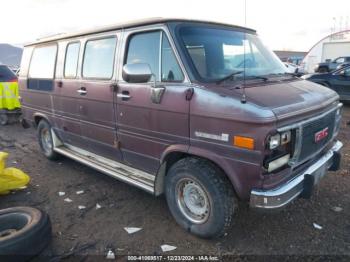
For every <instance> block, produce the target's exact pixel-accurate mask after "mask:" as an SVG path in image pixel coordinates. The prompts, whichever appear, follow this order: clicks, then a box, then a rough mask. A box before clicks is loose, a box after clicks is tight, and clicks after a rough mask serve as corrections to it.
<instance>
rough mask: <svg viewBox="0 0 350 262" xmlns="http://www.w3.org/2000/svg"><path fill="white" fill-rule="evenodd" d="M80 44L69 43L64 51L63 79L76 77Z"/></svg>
mask: <svg viewBox="0 0 350 262" xmlns="http://www.w3.org/2000/svg"><path fill="white" fill-rule="evenodd" d="M79 50H80V43H79V42H75V43H70V44H68V45H67V49H66V60H65V62H64V77H65V78H75V77H76V76H77V69H78V60H79Z"/></svg>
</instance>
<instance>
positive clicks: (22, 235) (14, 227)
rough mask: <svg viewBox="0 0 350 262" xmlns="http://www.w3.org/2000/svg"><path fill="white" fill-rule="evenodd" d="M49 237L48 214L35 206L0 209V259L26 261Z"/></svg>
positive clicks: (49, 224) (41, 247) (39, 250)
mask: <svg viewBox="0 0 350 262" xmlns="http://www.w3.org/2000/svg"><path fill="white" fill-rule="evenodd" d="M50 239H51V222H50V218H49V217H48V215H47V214H46V213H44V212H42V211H40V210H38V209H36V208H31V207H14V208H7V209H2V210H0V257H1V261H26V260H28V259H29V258H31V257H33V256H35V255H37V254H39V253H40V252H41V251H42V250H43V249H44V248H45V247H46V246H47V244H48V243H49V241H50Z"/></svg>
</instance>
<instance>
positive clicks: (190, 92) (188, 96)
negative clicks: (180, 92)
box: [186, 87, 194, 101]
mask: <svg viewBox="0 0 350 262" xmlns="http://www.w3.org/2000/svg"><path fill="white" fill-rule="evenodd" d="M193 94H194V88H193V87H190V88H189V89H187V90H186V100H187V101H190V100H191V99H192V96H193Z"/></svg>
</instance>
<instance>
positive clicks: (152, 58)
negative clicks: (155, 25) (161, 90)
mask: <svg viewBox="0 0 350 262" xmlns="http://www.w3.org/2000/svg"><path fill="white" fill-rule="evenodd" d="M160 46H161V50H160ZM159 55H160V57H159ZM135 63H147V64H149V65H150V67H151V70H152V73H153V74H155V76H156V79H157V80H158V81H159V80H160V81H163V82H179V81H183V79H184V76H183V74H182V71H181V68H180V66H179V64H178V63H177V61H176V57H175V55H174V52H173V50H172V48H171V46H170V43H169V40H168V38H167V37H166V35H165V34H164V33H163V32H161V31H156V32H147V33H138V34H135V35H132V36H131V38H130V40H129V47H128V52H127V57H126V64H135Z"/></svg>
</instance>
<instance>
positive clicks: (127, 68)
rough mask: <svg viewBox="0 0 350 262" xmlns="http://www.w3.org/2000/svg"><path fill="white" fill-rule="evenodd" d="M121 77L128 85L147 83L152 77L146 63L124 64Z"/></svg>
mask: <svg viewBox="0 0 350 262" xmlns="http://www.w3.org/2000/svg"><path fill="white" fill-rule="evenodd" d="M122 76H123V79H124V80H125V81H126V82H128V83H147V82H148V81H149V80H150V79H151V77H152V70H151V67H150V66H149V64H146V63H138V64H126V65H124V66H123V74H122Z"/></svg>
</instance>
